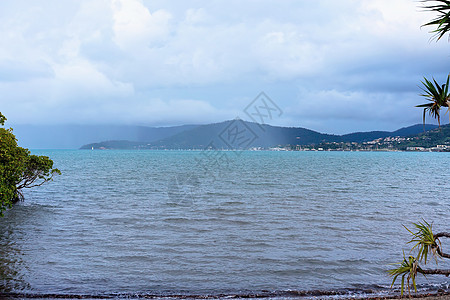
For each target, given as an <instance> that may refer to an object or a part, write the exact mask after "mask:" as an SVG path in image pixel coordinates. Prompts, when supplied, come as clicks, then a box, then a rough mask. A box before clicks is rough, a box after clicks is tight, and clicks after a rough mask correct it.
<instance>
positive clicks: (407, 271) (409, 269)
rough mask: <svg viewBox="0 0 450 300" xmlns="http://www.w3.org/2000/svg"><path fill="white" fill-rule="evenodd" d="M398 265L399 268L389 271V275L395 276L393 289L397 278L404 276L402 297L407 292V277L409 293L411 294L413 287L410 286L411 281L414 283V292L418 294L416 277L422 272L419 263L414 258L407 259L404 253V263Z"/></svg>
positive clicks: (401, 290)
mask: <svg viewBox="0 0 450 300" xmlns="http://www.w3.org/2000/svg"><path fill="white" fill-rule="evenodd" d="M396 265H399V267H398V268H395V269H391V270H389V271H388V272H389V275H390V276H393V277H394V279H393V280H392V284H391V287H392V286H393V285H394V283H395V281H396V280H397V277H398V276H400V275H402V284H401V289H400V292H401V295H402V296H403V291H404V290H405V277H406V275H408V277H406V287H407V288H408V293H409V294H411V287H410V285H409V281H410V280H411V281H412V284H413V287H414V291H415V292H417V286H416V276H417V271H418V270H420V267H419V264H418V261H417V260H416V259H415V258H414V257H412V256H409V257H408V258H406V257H405V253H403V261H402V262H401V263H397V264H396Z"/></svg>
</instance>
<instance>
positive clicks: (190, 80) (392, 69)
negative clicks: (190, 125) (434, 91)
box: [0, 0, 448, 125]
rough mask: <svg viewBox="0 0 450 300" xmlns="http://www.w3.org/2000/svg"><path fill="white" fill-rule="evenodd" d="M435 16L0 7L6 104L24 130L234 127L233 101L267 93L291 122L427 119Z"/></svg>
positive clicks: (339, 4) (268, 0)
mask: <svg viewBox="0 0 450 300" xmlns="http://www.w3.org/2000/svg"><path fill="white" fill-rule="evenodd" d="M430 18H432V15H430V13H426V12H423V11H421V9H420V8H418V3H417V2H414V1H411V0H396V1H392V0H345V1H334V0H320V1H293V0H286V1H273V0H261V1H246V2H242V1H237V0H230V1H227V2H226V3H225V2H218V1H193V2H191V1H189V2H187V1H186V2H184V1H183V2H180V1H175V0H172V1H171V0H164V1H160V0H155V1H151V2H146V1H141V0H122V1H120V0H92V1H64V4H62V3H61V2H60V1H55V2H47V1H33V2H32V3H29V2H16V1H14V2H13V1H3V2H2V3H0V30H1V32H2V37H1V38H2V43H1V44H0V92H1V93H2V94H3V95H6V97H4V98H3V99H6V98H7V99H12V100H8V102H7V101H5V100H0V106H1V109H2V110H3V111H5V112H6V113H7V114H8V115H10V119H12V118H14V119H16V122H41V123H42V122H45V121H46V120H49V119H50V120H52V119H54V118H55V117H53V118H49V116H50V115H52V116H57V118H60V119H61V122H63V121H65V122H74V121H79V120H84V121H86V122H88V121H89V120H91V121H93V122H94V121H97V122H111V120H120V122H139V123H145V122H147V123H149V124H150V123H151V124H156V123H158V122H159V123H160V124H161V125H166V124H168V123H174V122H177V120H179V121H180V122H181V121H182V120H184V121H189V120H194V121H196V122H198V121H199V120H204V121H210V120H216V121H221V120H223V118H228V116H230V118H233V117H234V116H235V113H236V112H239V111H240V110H241V109H242V108H243V107H244V106H245V103H242V107H233V108H230V107H229V105H227V103H232V102H231V100H233V99H248V98H252V97H254V96H255V95H256V94H257V93H258V92H259V91H261V90H266V91H267V92H269V93H272V94H271V95H273V96H274V98H277V99H278V101H279V103H278V104H279V105H280V106H282V107H284V108H286V111H291V112H292V113H291V114H290V115H289V114H287V115H286V116H285V118H286V120H289V122H292V123H293V124H291V125H302V123H301V122H302V121H305V122H310V124H313V123H314V120H324V119H325V118H335V119H343V118H352V117H353V116H358V115H359V116H369V118H370V119H371V120H375V121H376V120H379V121H380V122H387V119H389V118H390V119H391V120H392V118H393V116H396V115H398V111H403V112H405V113H404V114H416V113H417V114H418V115H420V112H416V111H415V110H413V109H411V105H413V104H415V103H416V101H418V97H417V93H418V88H417V85H418V84H419V82H418V80H419V79H420V77H421V76H422V75H427V76H429V74H431V75H435V76H436V77H439V76H444V75H445V74H446V72H447V70H446V68H445V64H443V63H442V60H446V59H447V56H448V55H447V54H448V44H446V43H445V41H444V42H440V43H438V44H436V43H430V42H429V38H430V34H429V33H428V29H422V30H421V29H420V25H421V24H423V23H424V22H426V21H427V20H429V19H430ZM224 85H226V86H227V87H229V88H230V89H231V90H230V91H228V92H227V93H223V92H222V93H219V92H217V95H215V94H214V91H218V90H220V87H222V86H224ZM289 85H290V86H289ZM297 85H300V86H302V87H303V88H305V89H306V90H307V92H305V93H301V95H300V98H298V97H297V96H298V95H296V94H292V91H293V90H294V91H295V90H296V86H297ZM186 91H188V93H189V95H186V94H185V93H186ZM244 91H245V93H249V91H251V93H252V94H250V95H249V94H242V93H243V92H244ZM253 93H254V94H253ZM206 94H207V95H208V97H205V96H204V95H206ZM152 99H153V100H152ZM155 99H157V100H155ZM180 99H190V100H180ZM399 99H400V100H399ZM233 101H235V100H233ZM322 101H326V102H325V103H326V105H324V104H323V103H324V102H322ZM233 103H235V102H233ZM361 103H363V105H362V104H361ZM358 104H359V105H358ZM24 110H25V111H33V113H30V114H23V111H24ZM308 110H311V111H314V112H315V114H311V115H309V116H307V115H302V113H301V112H302V111H308ZM74 112H76V113H74ZM386 116H388V117H386ZM296 117H298V123H295V122H296V121H295V120H296V119H295V118H296ZM306 117H308V118H309V121H306ZM400 119H401V121H399V122H398V123H401V122H404V123H406V122H410V121H411V120H412V119H413V118H412V117H411V118H409V117H402V118H400ZM357 121H358V122H365V121H367V118H365V117H361V118H359V119H358V120H357ZM375 121H374V122H375ZM280 122H287V121H280Z"/></svg>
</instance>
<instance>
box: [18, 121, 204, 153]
mask: <svg viewBox="0 0 450 300" xmlns="http://www.w3.org/2000/svg"><path fill="white" fill-rule="evenodd" d="M11 127H13V128H14V134H15V135H16V137H17V139H18V140H19V145H20V146H22V147H26V148H30V149H78V148H79V147H80V145H84V144H88V143H93V142H98V141H110V140H131V141H134V142H143V143H145V142H153V141H157V140H160V139H164V138H166V137H169V136H172V135H174V134H177V133H179V132H183V131H186V130H191V129H193V128H195V127H197V125H182V126H172V127H145V126H122V125H11Z"/></svg>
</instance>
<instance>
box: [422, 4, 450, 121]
mask: <svg viewBox="0 0 450 300" xmlns="http://www.w3.org/2000/svg"><path fill="white" fill-rule="evenodd" d="M449 2H450V1H449ZM449 82H450V75H448V76H447V82H446V83H444V84H443V85H442V86H441V85H439V84H438V83H437V82H436V80H435V79H434V78H433V82H432V81H430V80H428V79H427V78H425V77H424V81H422V84H423V87H422V88H421V89H422V90H423V91H424V94H421V96H423V97H425V98H426V99H427V100H428V101H430V102H429V103H425V104H420V105H416V107H423V124H424V125H425V115H426V113H427V112H428V113H429V114H430V116H432V117H433V118H435V119H437V120H438V123H439V126H441V117H440V111H441V107H447V108H448V107H449V105H450V94H449V93H448V88H449Z"/></svg>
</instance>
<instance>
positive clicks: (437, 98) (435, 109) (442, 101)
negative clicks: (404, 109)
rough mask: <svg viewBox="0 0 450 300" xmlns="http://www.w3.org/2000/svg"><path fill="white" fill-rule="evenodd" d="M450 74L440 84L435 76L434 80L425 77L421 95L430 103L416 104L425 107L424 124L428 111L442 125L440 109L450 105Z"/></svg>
mask: <svg viewBox="0 0 450 300" xmlns="http://www.w3.org/2000/svg"><path fill="white" fill-rule="evenodd" d="M449 80H450V75H448V76H447V82H446V83H444V84H442V85H439V83H438V82H437V81H436V80H435V79H434V78H433V80H432V81H431V80H428V79H427V78H425V77H424V81H422V85H423V86H422V87H421V89H422V91H423V94H421V95H420V96H422V97H425V99H427V100H428V101H430V102H428V103H425V104H420V105H416V107H421V108H422V107H423V124H424V126H425V116H426V113H427V112H428V113H429V115H430V116H431V117H433V118H435V119H437V121H438V124H439V126H441V116H440V111H441V108H442V107H449V103H450V94H449V93H448V88H449V82H450V81H449Z"/></svg>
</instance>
